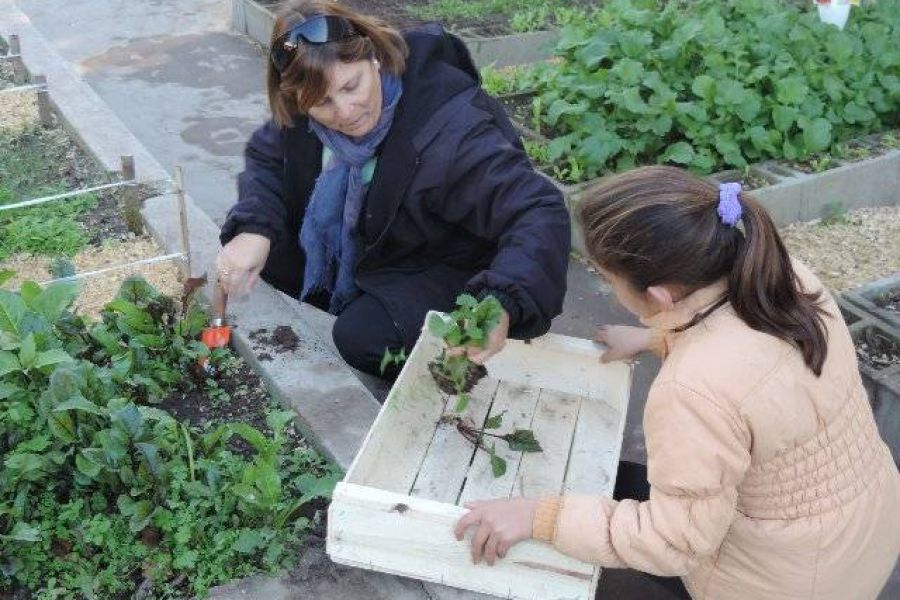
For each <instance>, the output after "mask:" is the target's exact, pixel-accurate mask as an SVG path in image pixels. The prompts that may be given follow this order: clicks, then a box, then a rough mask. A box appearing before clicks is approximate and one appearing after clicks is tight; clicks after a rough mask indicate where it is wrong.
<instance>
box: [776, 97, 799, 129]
mask: <svg viewBox="0 0 900 600" xmlns="http://www.w3.org/2000/svg"><path fill="white" fill-rule="evenodd" d="M799 114H800V113H799V112H798V111H797V109H796V108H793V107H790V106H782V105H780V104H779V105H778V106H776V107H775V108H774V109H772V121H773V122H774V123H775V128H776V129H778V131H781V132H784V133H787V132H788V130H789V129H790V128H791V126H792V125H793V124H794V121H796V120H797V116H798V115H799Z"/></svg>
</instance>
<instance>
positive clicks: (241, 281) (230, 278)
mask: <svg viewBox="0 0 900 600" xmlns="http://www.w3.org/2000/svg"><path fill="white" fill-rule="evenodd" d="M270 246H271V242H270V241H269V238H267V237H265V236H263V235H259V234H256V233H239V234H238V235H236V236H235V237H234V239H232V240H231V241H230V242H228V243H227V244H225V246H223V247H222V249H221V250H219V255H218V256H217V257H216V276H217V277H218V281H219V285H221V286H222V289H223V290H225V292H226V293H227V294H228V295H229V296H239V295H241V294H245V293H247V292H249V291H250V290H251V289H252V288H253V286H254V285H255V284H256V281H257V279H259V274H260V272H261V271H262V270H263V267H264V266H265V264H266V258H268V256H269V248H270Z"/></svg>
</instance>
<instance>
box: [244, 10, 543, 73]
mask: <svg viewBox="0 0 900 600" xmlns="http://www.w3.org/2000/svg"><path fill="white" fill-rule="evenodd" d="M274 23H275V14H274V13H273V12H272V11H271V10H269V8H267V7H266V6H263V5H262V4H260V3H258V2H255V1H254V0H231V27H232V29H234V30H235V31H236V32H238V33H240V34H243V35H246V36H247V37H249V38H250V39H252V40H253V41H255V42H257V43H259V44H262V45H263V46H265V47H266V48H268V47H269V40H270V39H271V32H272V26H273V25H274ZM559 36H560V33H559V31H558V30H556V29H550V30H546V31H532V32H527V33H516V34H509V35H499V36H480V35H474V34H471V33H469V32H465V31H464V32H461V37H462V39H463V41H464V42H465V43H466V46H467V47H468V48H469V52H471V53H472V59H473V60H474V61H475V64H476V65H477V66H479V67H485V66H488V65H493V66H496V67H508V66H512V65H520V64H525V63H531V62H537V61H540V60H544V59H546V58H549V57H550V55H551V54H552V52H553V48H554V46H555V45H556V42H557V41H559Z"/></svg>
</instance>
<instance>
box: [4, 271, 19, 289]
mask: <svg viewBox="0 0 900 600" xmlns="http://www.w3.org/2000/svg"><path fill="white" fill-rule="evenodd" d="M15 276H16V272H15V271H13V270H12V269H0V287H2V286H4V285H6V282H7V281H9V280H10V279H12V278H13V277H15Z"/></svg>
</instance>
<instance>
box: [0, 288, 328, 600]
mask: <svg viewBox="0 0 900 600" xmlns="http://www.w3.org/2000/svg"><path fill="white" fill-rule="evenodd" d="M65 285H66V284H55V286H54V287H52V288H48V289H47V290H45V291H44V292H43V293H41V294H38V295H37V296H35V295H34V293H33V292H29V294H28V299H27V300H25V312H24V313H20V314H19V317H18V318H16V319H15V320H13V321H8V322H2V323H0V332H2V333H4V334H5V335H6V336H7V338H6V339H7V340H14V339H16V338H13V337H11V336H12V335H14V333H13V332H14V331H16V330H17V328H18V327H19V325H20V322H21V320H22V319H25V318H32V319H33V317H29V315H30V314H31V313H29V312H28V311H30V310H35V311H40V314H41V315H42V317H44V318H47V319H48V320H49V322H52V323H55V324H56V325H55V331H56V332H57V333H55V334H54V337H53V338H41V340H40V341H38V342H37V343H36V344H37V345H36V348H35V350H36V357H37V361H38V362H39V363H40V364H41V365H46V366H42V367H39V368H35V370H34V372H33V373H31V374H30V375H29V374H28V373H27V372H25V371H19V370H18V369H19V367H18V366H17V365H18V363H16V367H15V368H12V367H11V366H10V365H9V362H8V361H6V356H5V355H3V354H2V353H0V359H3V360H2V361H0V364H3V365H4V368H3V369H2V370H0V373H2V375H0V416H2V417H3V418H0V450H2V453H3V454H4V455H5V457H6V460H5V461H4V464H3V466H0V508H3V509H4V510H2V511H0V534H2V535H0V556H2V557H3V558H2V559H0V566H2V567H3V568H4V571H5V572H6V574H7V576H9V577H11V579H7V580H5V581H2V582H0V596H3V597H14V598H17V599H22V600H25V599H28V598H31V597H43V596H45V595H46V594H48V593H53V594H57V595H59V594H63V595H67V596H68V595H75V594H77V595H83V596H88V597H93V596H96V597H104V598H115V599H119V598H121V599H123V600H124V599H125V598H134V597H141V598H147V599H150V598H163V597H173V595H176V597H184V596H193V595H196V594H201V595H202V594H203V593H204V591H205V590H206V589H208V588H209V587H211V586H213V585H216V584H221V583H225V582H227V581H229V580H230V579H232V578H234V577H240V576H244V575H249V574H252V573H254V572H259V571H271V570H274V569H278V568H281V567H286V566H290V565H292V564H294V563H295V562H296V557H297V555H298V554H299V552H300V551H301V550H302V549H303V547H304V543H305V542H304V537H305V532H306V531H308V530H309V529H310V527H311V526H312V524H313V520H314V517H315V514H316V511H317V510H319V509H321V508H324V506H325V504H324V503H323V501H322V498H323V497H324V498H327V496H328V495H329V493H330V489H331V487H333V485H334V482H335V481H336V479H337V477H338V473H337V472H336V471H335V470H334V469H333V468H332V467H330V466H329V465H327V464H326V463H325V462H324V461H323V460H322V459H321V458H320V457H319V455H318V454H317V453H315V452H314V451H313V450H311V449H310V448H309V447H308V446H307V444H306V443H305V441H304V440H303V439H302V438H301V437H300V436H299V435H298V434H297V433H296V431H295V430H294V428H293V425H291V424H290V423H289V421H290V419H291V418H292V413H283V412H279V411H278V410H277V408H278V407H277V406H276V405H275V403H274V402H273V401H272V400H271V398H270V396H269V394H268V393H267V392H266V390H265V388H264V386H263V385H262V383H261V381H260V379H259V377H258V376H257V375H256V374H255V373H254V372H253V370H252V369H250V368H249V367H248V366H247V365H246V363H244V361H243V360H242V359H240V358H239V357H237V356H236V355H234V354H232V353H231V352H230V351H228V350H217V351H214V352H213V353H212V355H211V356H210V358H209V360H210V365H212V367H213V368H212V370H211V371H210V372H211V375H208V376H207V375H204V374H203V372H202V371H201V370H200V369H199V368H198V367H197V364H196V363H197V359H198V357H199V356H202V355H203V354H205V353H206V351H205V350H204V348H203V347H202V346H200V345H199V342H197V341H195V340H196V337H197V335H198V334H199V330H200V328H202V327H203V325H204V323H205V316H204V314H203V313H202V312H200V311H199V309H198V308H197V307H196V305H193V304H189V306H190V307H191V308H189V309H188V310H187V311H182V310H181V308H179V303H178V302H177V301H175V302H169V301H166V300H164V299H162V298H161V297H160V296H158V295H157V294H156V293H155V291H153V290H152V289H151V288H150V287H148V286H147V285H146V284H144V283H143V282H142V281H141V280H135V279H130V280H128V281H126V282H125V283H124V285H123V287H122V291H121V292H120V293H119V294H118V296H116V300H115V302H113V303H111V304H109V305H108V306H107V308H106V309H105V310H104V312H103V315H102V321H100V322H91V323H83V322H82V321H80V320H79V319H74V320H73V319H72V318H71V316H69V315H68V313H67V312H66V311H65V310H64V308H63V307H64V306H65V305H66V304H67V302H66V300H64V299H66V298H68V299H71V296H70V295H69V293H68V292H62V290H64V289H66V288H65ZM51 298H52V299H53V300H52V302H53V303H52V305H51V304H49V302H50V299H51ZM22 299H25V296H21V297H20V296H18V295H16V294H9V293H7V292H0V306H2V307H3V309H4V311H5V312H4V314H16V311H15V310H11V307H14V306H16V305H17V304H20V302H21V301H22ZM110 299H111V298H110ZM51 306H52V307H54V308H51ZM178 315H182V316H178ZM135 328H138V329H135ZM142 336H144V337H142ZM156 336H160V341H159V342H153V343H152V345H147V346H143V344H144V343H147V344H151V342H150V338H155V337H156ZM60 342H61V343H62V347H63V348H65V350H62V349H53V348H52V346H53V345H54V344H58V343H60ZM24 343H25V342H24V341H23V342H15V343H13V344H12V346H10V342H9V341H7V343H6V345H5V347H6V348H11V349H12V350H13V351H17V354H18V355H19V356H20V360H25V359H23V358H21V356H22V354H21V352H22V351H23V350H20V349H18V347H19V345H20V344H24ZM22 348H24V346H22ZM17 349H18V350H17ZM114 349H115V350H114ZM138 349H140V351H141V354H140V356H141V357H142V358H140V359H139V358H138V356H139V355H138V354H136V352H137V351H138ZM123 351H124V352H125V354H123V355H122V356H121V357H118V358H117V356H116V354H111V352H116V353H118V352H123ZM6 354H9V353H8V352H7V353H6ZM125 357H127V358H125ZM123 359H125V360H126V362H125V363H122V360H123ZM73 360H75V361H79V362H78V366H77V367H75V368H73V367H74V365H75V364H76V363H74V362H73ZM38 369H39V370H38ZM110 375H113V377H112V379H111V380H109V377H110ZM95 376H96V377H100V380H102V379H103V378H107V383H106V384H105V386H103V385H100V386H98V385H97V384H90V383H89V382H90V381H91V378H92V377H95ZM98 381H99V380H98ZM42 390H45V391H43V392H42ZM64 390H68V391H64ZM73 393H74V394H75V395H76V396H77V397H73V396H72V394H73ZM31 394H35V395H34V396H31ZM37 398H41V400H40V402H41V403H49V408H53V407H54V406H55V410H54V411H52V412H47V410H48V409H44V412H41V413H40V414H41V415H42V416H35V415H34V414H33V413H32V415H31V416H28V414H29V411H30V410H33V409H32V408H31V407H32V406H33V404H32V403H33V402H36V401H37ZM42 405H43V404H42ZM54 415H56V416H54ZM23 419H26V420H24V421H23ZM48 419H49V420H48ZM248 426H249V427H248ZM126 441H127V443H126ZM37 473H40V475H37ZM35 484H37V485H38V486H39V487H37V488H34V489H33V492H34V493H33V494H30V495H28V496H26V498H29V499H20V500H17V501H16V504H15V505H13V504H12V503H10V501H11V499H12V498H13V496H16V495H18V496H19V497H21V496H22V494H23V492H27V490H29V489H32V487H33V486H34V485H35ZM29 590H30V591H29Z"/></svg>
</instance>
